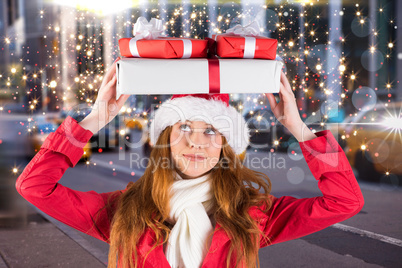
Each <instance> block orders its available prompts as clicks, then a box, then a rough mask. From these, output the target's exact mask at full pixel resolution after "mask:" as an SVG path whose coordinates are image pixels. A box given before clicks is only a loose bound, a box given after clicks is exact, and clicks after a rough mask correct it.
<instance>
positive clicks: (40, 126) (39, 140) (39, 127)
mask: <svg viewBox="0 0 402 268" xmlns="http://www.w3.org/2000/svg"><path fill="white" fill-rule="evenodd" d="M58 127H59V125H58V124H56V123H54V122H52V121H49V120H48V119H47V118H45V117H42V116H38V117H34V120H33V126H32V128H31V131H30V134H29V136H28V142H29V148H28V150H29V151H28V153H27V157H28V158H30V159H31V158H32V157H34V156H35V154H36V153H37V152H38V151H39V150H40V147H41V146H42V144H43V142H44V141H45V139H46V138H47V137H48V136H49V134H50V133H52V132H54V131H56V129H57V128H58ZM83 150H84V154H83V155H82V157H81V159H80V162H86V161H89V160H90V158H91V155H92V152H91V145H90V143H89V142H88V143H87V144H86V145H85V146H84V148H83Z"/></svg>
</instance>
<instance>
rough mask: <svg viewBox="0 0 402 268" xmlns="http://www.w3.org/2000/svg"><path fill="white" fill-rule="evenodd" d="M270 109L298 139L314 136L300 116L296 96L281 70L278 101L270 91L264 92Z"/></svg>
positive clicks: (302, 139)
mask: <svg viewBox="0 0 402 268" xmlns="http://www.w3.org/2000/svg"><path fill="white" fill-rule="evenodd" d="M265 96H267V98H268V102H269V105H270V106H271V110H272V112H273V113H274V115H275V117H276V119H278V121H279V122H281V124H282V125H284V126H285V127H286V128H287V129H288V130H289V131H290V132H291V133H292V134H293V135H294V136H295V138H296V139H297V140H298V141H304V140H308V139H313V138H315V137H316V135H315V134H314V133H312V132H311V131H310V130H309V129H308V127H307V126H306V125H305V124H304V122H303V120H302V119H301V118H300V115H299V111H298V108H297V104H296V97H295V95H294V93H293V91H292V88H291V87H290V84H289V81H288V79H287V78H286V75H285V74H284V73H283V72H281V85H280V89H279V96H280V101H279V103H277V102H276V100H275V97H274V95H273V94H272V93H266V94H265Z"/></svg>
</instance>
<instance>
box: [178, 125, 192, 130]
mask: <svg viewBox="0 0 402 268" xmlns="http://www.w3.org/2000/svg"><path fill="white" fill-rule="evenodd" d="M180 129H181V130H184V131H188V130H190V126H189V125H185V124H183V125H180Z"/></svg>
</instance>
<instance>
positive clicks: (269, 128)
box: [243, 106, 292, 151]
mask: <svg viewBox="0 0 402 268" xmlns="http://www.w3.org/2000/svg"><path fill="white" fill-rule="evenodd" d="M243 117H244V119H245V120H246V123H247V125H248V127H249V129H250V145H249V147H248V148H249V149H266V150H269V149H271V148H275V149H277V150H279V151H284V150H286V149H287V147H288V145H289V140H290V138H291V137H292V134H291V133H290V132H289V130H288V129H287V128H285V127H284V126H283V125H282V124H281V123H280V122H279V121H278V120H277V119H276V117H275V116H274V114H273V113H272V111H271V109H270V108H269V106H268V108H267V107H266V106H257V107H253V108H251V109H247V110H245V111H244V112H243Z"/></svg>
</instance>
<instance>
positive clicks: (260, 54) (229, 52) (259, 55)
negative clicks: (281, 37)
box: [213, 34, 278, 60]
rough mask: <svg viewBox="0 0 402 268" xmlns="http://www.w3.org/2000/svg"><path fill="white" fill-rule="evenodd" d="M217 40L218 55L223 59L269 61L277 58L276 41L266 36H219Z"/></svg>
mask: <svg viewBox="0 0 402 268" xmlns="http://www.w3.org/2000/svg"><path fill="white" fill-rule="evenodd" d="M213 38H214V39H215V40H216V54H217V55H218V56H219V57H221V58H244V59H267V60H274V59H275V58H276V48H277V45H278V41H277V40H276V39H272V38H268V37H264V36H241V35H233V34H219V35H216V36H213Z"/></svg>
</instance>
